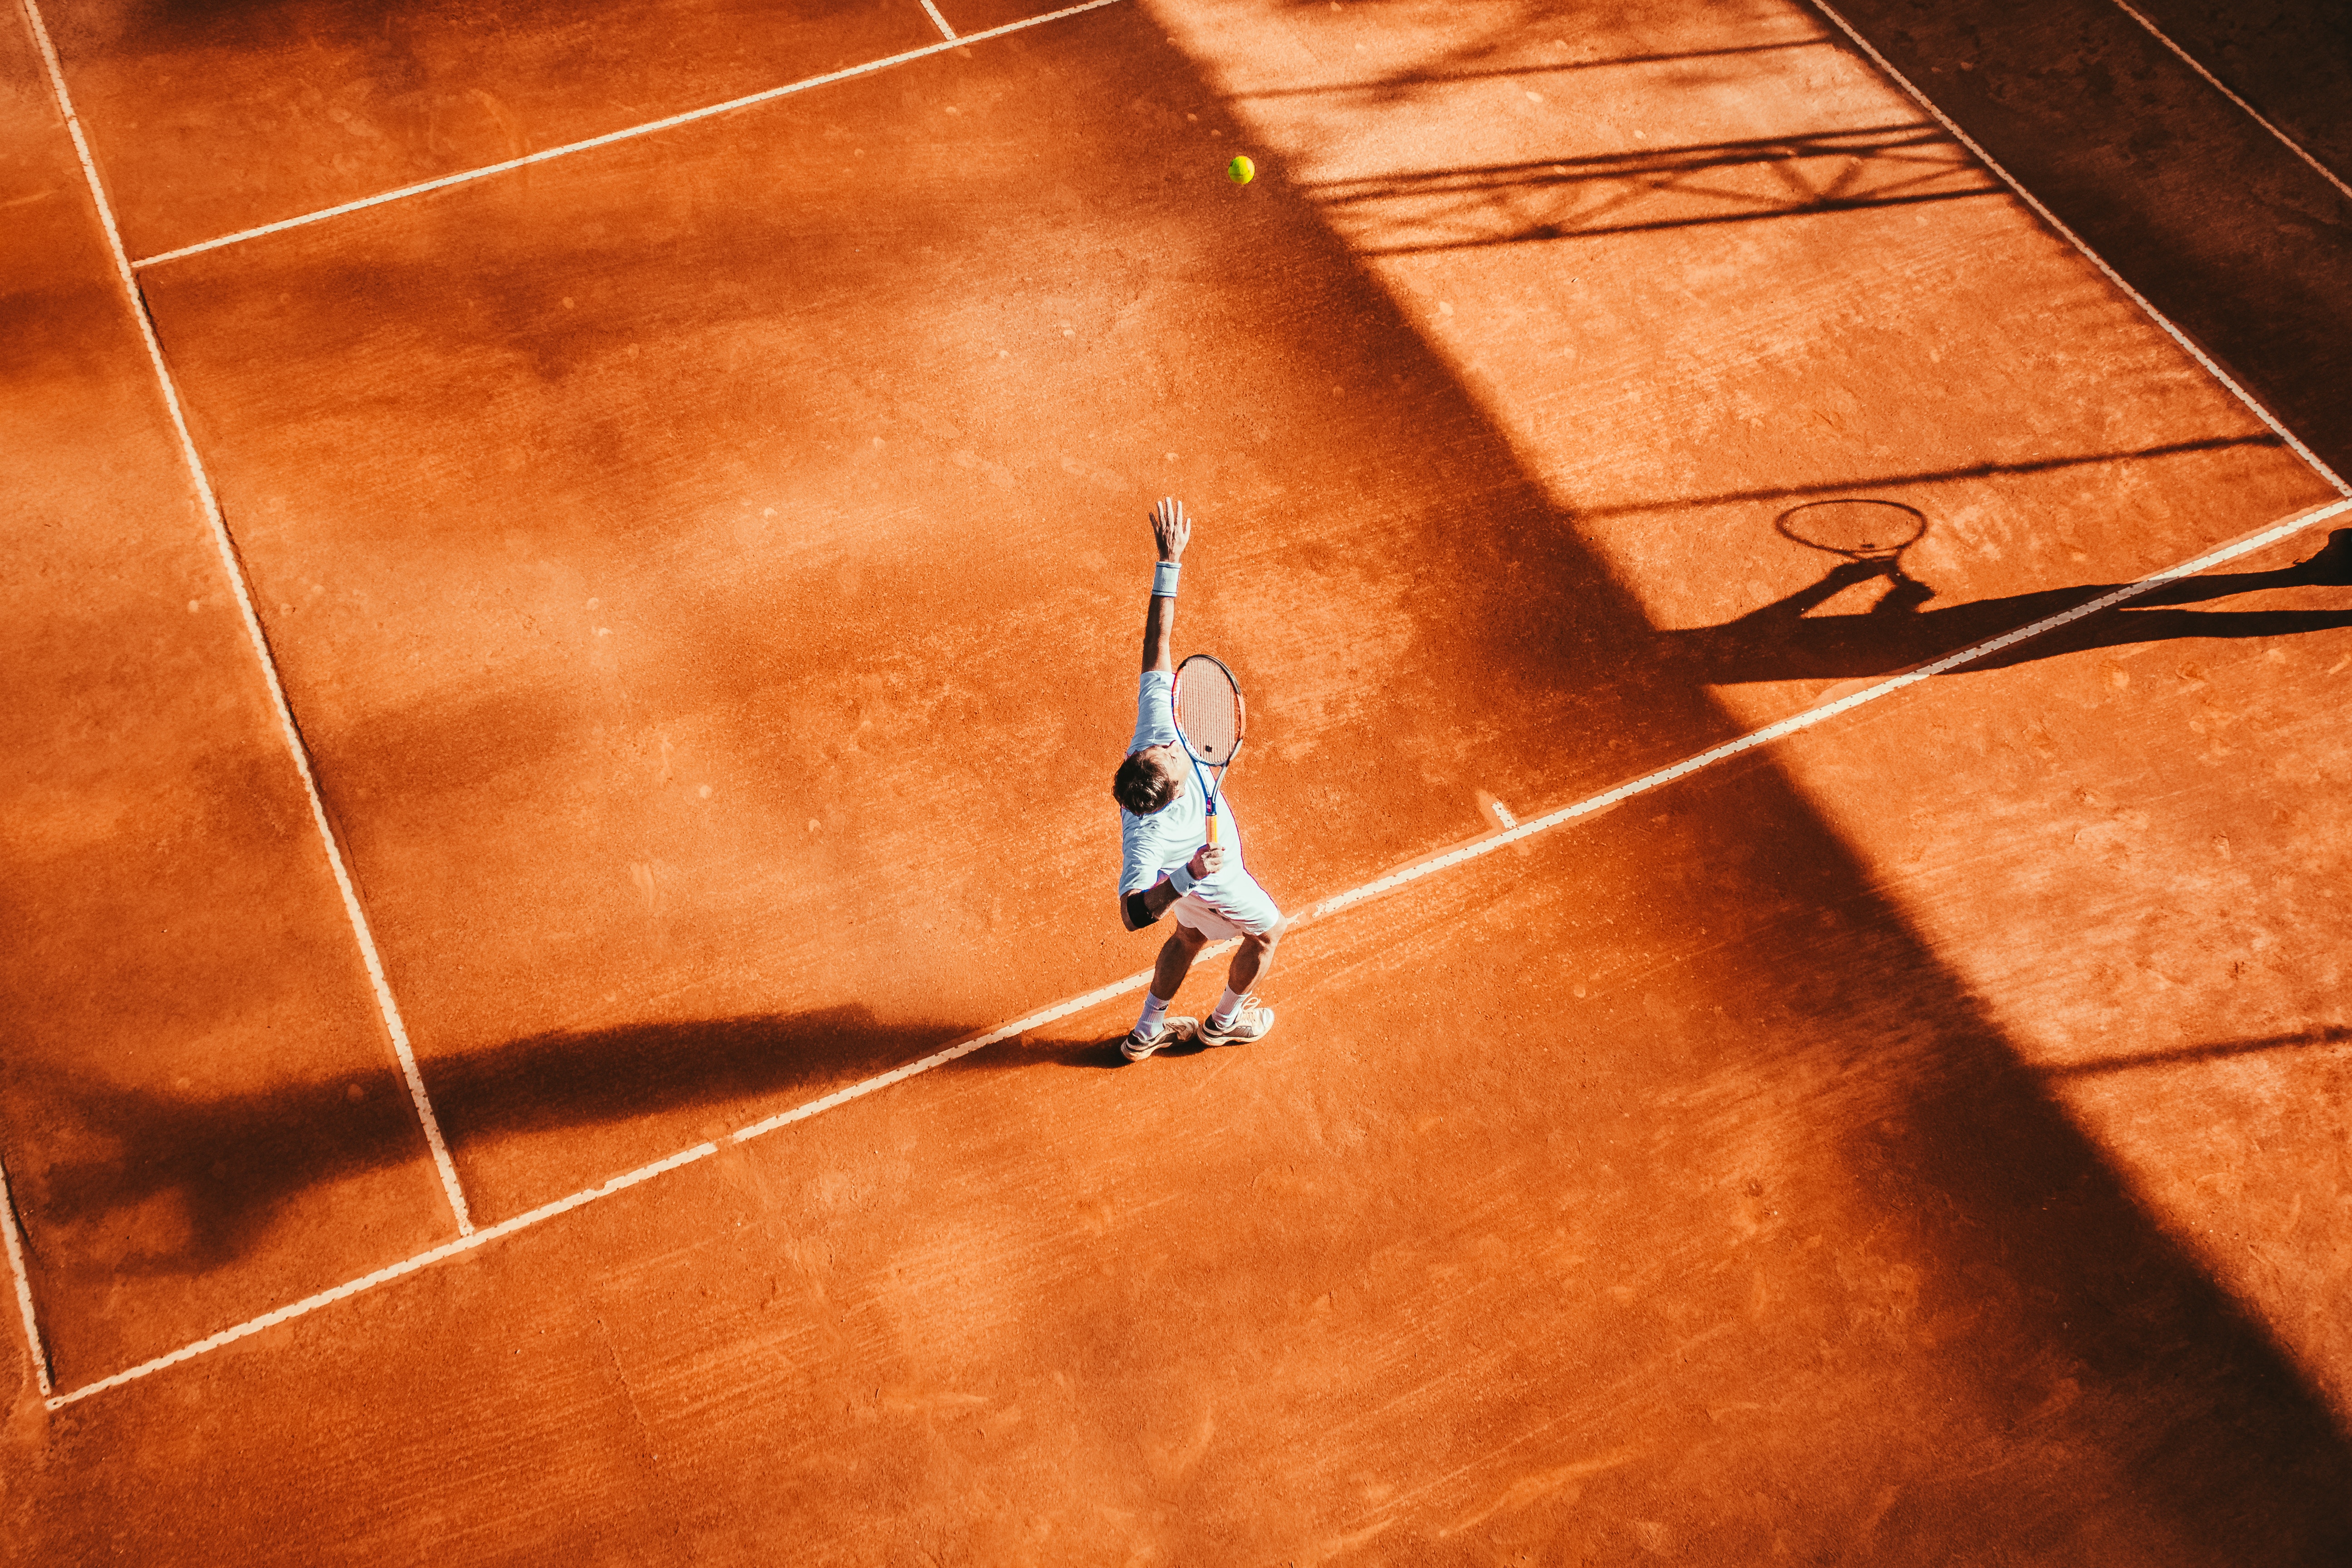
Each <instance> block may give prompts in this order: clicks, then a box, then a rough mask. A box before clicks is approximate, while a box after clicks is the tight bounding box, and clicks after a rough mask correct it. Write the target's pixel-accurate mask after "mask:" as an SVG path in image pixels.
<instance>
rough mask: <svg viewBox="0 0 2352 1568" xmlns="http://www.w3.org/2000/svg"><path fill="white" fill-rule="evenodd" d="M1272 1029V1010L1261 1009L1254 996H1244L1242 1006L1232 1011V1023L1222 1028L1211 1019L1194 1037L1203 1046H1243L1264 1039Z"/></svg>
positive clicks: (1267, 1008) (1269, 1008)
mask: <svg viewBox="0 0 2352 1568" xmlns="http://www.w3.org/2000/svg"><path fill="white" fill-rule="evenodd" d="M1273 1027H1274V1009H1273V1008H1271V1007H1261V1006H1259V1005H1257V998H1256V997H1255V996H1244V997H1243V998H1242V1005H1240V1006H1238V1007H1236V1008H1234V1021H1233V1022H1232V1023H1230V1024H1227V1025H1226V1026H1223V1028H1219V1027H1218V1026H1217V1023H1216V1020H1215V1019H1213V1018H1212V1019H1210V1020H1208V1021H1206V1022H1205V1023H1203V1024H1202V1026H1201V1027H1200V1032H1199V1034H1198V1036H1197V1038H1198V1039H1199V1040H1200V1042H1201V1043H1202V1045H1204V1046H1245V1045H1247V1044H1249V1043H1250V1042H1251V1041H1252V1040H1262V1039H1264V1038H1265V1037H1266V1034H1267V1032H1268V1031H1269V1030H1271V1029H1272V1028H1273Z"/></svg>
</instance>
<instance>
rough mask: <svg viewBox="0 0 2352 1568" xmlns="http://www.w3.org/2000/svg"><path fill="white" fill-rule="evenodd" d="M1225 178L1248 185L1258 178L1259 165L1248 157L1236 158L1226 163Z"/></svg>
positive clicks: (1238, 183)
mask: <svg viewBox="0 0 2352 1568" xmlns="http://www.w3.org/2000/svg"><path fill="white" fill-rule="evenodd" d="M1225 178H1227V179H1228V180H1231V181H1232V182H1233V183H1234V184H1237V185H1246V184H1249V183H1250V182H1251V181H1252V180H1254V179H1255V178H1257V165H1256V164H1255V163H1251V162H1250V161H1249V159H1248V158H1246V157H1240V158H1235V159H1234V161H1233V162H1232V163H1228V164H1226V165H1225Z"/></svg>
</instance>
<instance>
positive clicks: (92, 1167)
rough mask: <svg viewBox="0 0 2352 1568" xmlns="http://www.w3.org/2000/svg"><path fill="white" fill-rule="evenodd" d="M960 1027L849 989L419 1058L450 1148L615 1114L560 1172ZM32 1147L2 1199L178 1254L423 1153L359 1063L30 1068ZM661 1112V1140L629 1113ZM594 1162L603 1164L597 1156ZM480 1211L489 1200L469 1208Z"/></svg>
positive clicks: (416, 1131) (43, 1216)
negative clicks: (773, 1005) (707, 1015)
mask: <svg viewBox="0 0 2352 1568" xmlns="http://www.w3.org/2000/svg"><path fill="white" fill-rule="evenodd" d="M971 1032H972V1031H971V1030H970V1029H968V1028H964V1027H961V1026H956V1025H952V1024H922V1023H914V1024H884V1023H881V1022H879V1021H877V1019H876V1018H875V1017H874V1016H873V1015H872V1014H871V1013H869V1012H868V1011H866V1009H865V1008H863V1007H834V1008H827V1009H824V1010H822V1011H815V1012H806V1013H797V1014H778V1015H772V1016H740V1017H730V1018H718V1019H708V1020H695V1021H683V1020H681V1021H676V1022H658V1023H643V1024H627V1025H622V1026H616V1027H613V1028H606V1029H586V1030H559V1031H554V1032H551V1033H548V1034H543V1035H537V1036H533V1037H529V1038H526V1039H520V1040H516V1041H513V1042H511V1043H509V1044H507V1045H503V1046H499V1047H494V1048H491V1049H488V1050H483V1051H477V1052H473V1053H469V1054H467V1055H465V1056H462V1057H456V1058H445V1059H442V1060H439V1061H434V1062H429V1063H427V1064H426V1066H425V1079H426V1083H427V1088H428V1089H429V1091H430V1093H431V1096H432V1099H433V1104H434V1108H435V1110H436V1113H437V1115H438V1117H439V1120H440V1123H441V1128H442V1131H443V1133H444V1134H445V1136H446V1139H447V1141H448V1142H449V1145H450V1147H451V1149H452V1151H453V1152H455V1154H456V1156H457V1160H458V1163H459V1164H460V1166H461V1167H463V1166H464V1165H465V1164H466V1163H467V1161H468V1158H469V1156H470V1155H472V1154H475V1153H478V1152H481V1151H483V1150H485V1149H488V1148H491V1147H494V1146H496V1145H497V1144H499V1143H500V1142H504V1141H508V1140H513V1139H520V1138H529V1139H532V1140H534V1141H535V1142H537V1143H538V1144H540V1145H541V1149H542V1151H554V1153H553V1156H552V1157H553V1158H554V1159H555V1160H556V1161H557V1163H562V1147H561V1145H560V1144H558V1143H557V1142H556V1141H557V1140H561V1139H564V1138H567V1137H568V1138H571V1139H573V1140H575V1141H581V1140H582V1135H583V1133H586V1132H589V1131H591V1130H593V1129H597V1128H601V1127H613V1128H616V1129H625V1136H624V1137H623V1138H622V1139H621V1140H620V1141H619V1142H615V1143H614V1144H613V1145H611V1147H613V1148H614V1149H616V1150H626V1151H629V1152H625V1153H620V1154H617V1155H615V1156H614V1157H610V1158H607V1159H606V1160H605V1162H604V1164H598V1163H596V1162H597V1161H598V1159H599V1157H600V1154H601V1152H602V1150H603V1147H604V1146H603V1145H601V1144H600V1143H598V1142H595V1141H593V1140H588V1141H583V1148H582V1150H581V1153H580V1157H579V1160H578V1161H576V1162H574V1163H576V1164H578V1166H579V1168H577V1169H576V1170H575V1169H567V1170H566V1171H565V1175H566V1177H567V1179H568V1181H569V1184H568V1185H564V1186H562V1187H561V1188H559V1189H558V1190H551V1191H548V1192H546V1193H545V1194H541V1199H540V1201H544V1200H545V1199H551V1198H555V1197H559V1196H562V1194H563V1192H565V1191H572V1190H577V1188H578V1187H579V1186H582V1185H588V1184H594V1183H595V1182H598V1181H601V1180H604V1179H607V1178H609V1177H611V1176H613V1175H615V1174H618V1173H620V1172H621V1171H622V1170H625V1169H627V1168H629V1166H630V1165H632V1164H634V1163H636V1162H637V1161H639V1160H643V1159H648V1158H657V1157H659V1156H660V1155H663V1154H667V1153H669V1152H673V1148H674V1147H684V1146H686V1145H688V1144H690V1143H692V1142H696V1141H697V1140H698V1138H700V1137H701V1136H703V1135H704V1133H703V1132H702V1131H700V1129H701V1128H702V1127H703V1126H704V1125H705V1124H706V1123H708V1122H709V1121H719V1122H722V1123H723V1124H724V1125H725V1126H726V1127H728V1128H729V1129H730V1130H731V1129H732V1128H734V1127H737V1126H740V1125H744V1124H747V1123H749V1122H751V1121H756V1120H758V1119H759V1118H761V1117H762V1116H767V1115H772V1114H773V1113H774V1112H776V1111H778V1110H787V1109H789V1108H791V1107H792V1106H793V1105H795V1104H799V1103H803V1102H804V1101H805V1100H810V1099H814V1098H816V1097H818V1096H821V1095H823V1094H825V1093H828V1092H830V1091H831V1090H833V1089H837V1088H841V1087H843V1086H845V1085H846V1084H851V1083H856V1082H857V1081H859V1080H861V1079H867V1078H871V1077H873V1076H875V1075H877V1074H878V1073H882V1072H887V1071H888V1070H890V1069H891V1068H896V1067H898V1066H901V1065H903V1064H905V1063H906V1062H908V1061H912V1060H915V1059H918V1058H921V1057H922V1056H924V1055H925V1054H926V1053H928V1052H930V1051H934V1050H937V1049H938V1048H939V1047H940V1046H941V1045H943V1044H945V1043H946V1042H948V1041H950V1040H952V1039H954V1038H956V1037H958V1036H960V1035H965V1034H970V1033H971ZM42 1098H43V1100H45V1101H46V1102H47V1103H46V1104H44V1105H43V1106H42V1107H41V1110H42V1120H43V1121H44V1123H45V1124H46V1125H47V1126H50V1127H52V1128H55V1129H57V1130H58V1136H57V1137H56V1138H53V1139H51V1140H48V1141H47V1147H48V1148H52V1149H58V1150H62V1151H71V1152H68V1153H65V1154H63V1155H62V1157H60V1158H57V1159H54V1160H52V1161H51V1162H50V1163H47V1164H46V1165H41V1164H37V1163H31V1162H26V1163H22V1164H16V1165H12V1166H11V1167H10V1171H9V1174H10V1176H11V1178H12V1179H13V1180H14V1181H15V1182H16V1186H17V1189H18V1190H17V1200H18V1202H19V1203H21V1204H23V1205H25V1206H26V1208H27V1210H29V1211H30V1212H31V1214H32V1215H36V1216H37V1218H38V1220H39V1222H40V1224H41V1226H42V1227H43V1228H44V1230H51V1231H53V1232H54V1231H62V1232H63V1233H65V1234H66V1235H68V1236H75V1235H79V1236H83V1237H89V1238H92V1239H93V1240H94V1239H96V1238H98V1237H101V1236H103V1237H106V1238H107V1239H106V1241H105V1243H104V1248H105V1251H106V1253H107V1254H108V1255H109V1256H110V1257H111V1258H114V1259H115V1261H114V1262H113V1264H112V1268H114V1269H115V1270H116V1271H119V1272H123V1273H134V1274H196V1273H202V1272H204V1271H205V1270H208V1269H212V1268H219V1267H220V1266H222V1265H224V1264H226V1263H228V1262H231V1261H233V1260H234V1259H235V1258H237V1257H239V1256H240V1255H242V1254H244V1253H246V1252H247V1251H248V1250H250V1249H251V1248H252V1247H254V1245H255V1244H256V1243H257V1241H258V1240H259V1239H260V1238H261V1237H263V1235H264V1234H265V1233H267V1232H268V1230H269V1229H270V1228H271V1227H272V1226H275V1225H276V1224H277V1223H278V1221H279V1219H280V1218H281V1217H282V1216H283V1215H284V1212H285V1210H286V1207H287V1205H289V1202H291V1201H292V1200H294V1199H295V1198H297V1197H299V1196H300V1195H301V1194H304V1193H306V1192H308V1191H310V1190H311V1189H313V1188H316V1187H320V1186H322V1185H326V1184H331V1183H334V1182H337V1181H341V1180H344V1179H347V1178H350V1177H353V1176H358V1175H361V1174H363V1173H366V1172H368V1171H371V1170H374V1169H380V1168H383V1167H386V1166H391V1165H396V1164H403V1163H412V1162H420V1161H423V1160H425V1159H426V1158H427V1154H426V1149H425V1138H424V1134H423V1131H422V1130H421V1126H420V1123H419V1121H418V1120H417V1116H416V1111H415V1107H414V1105H413V1104H412V1102H411V1100H410V1098H409V1092H408V1087H407V1084H406V1083H405V1081H404V1079H403V1078H402V1076H401V1074H400V1072H399V1070H398V1069H397V1068H396V1067H394V1065H393V1064H392V1063H390V1062H389V1061H387V1062H386V1063H385V1065H384V1066H383V1068H379V1069H374V1070H372V1071H369V1072H365V1073H360V1074H346V1075H342V1076H339V1077H336V1078H334V1079H316V1080H311V1081H307V1082H300V1083H294V1084H288V1085H282V1086H278V1087H276V1088H272V1089H267V1090H263V1091H257V1092H255V1093H250V1094H229V1095H219V1096H215V1095H206V1094H203V1093H200V1092H194V1091H188V1092H176V1093H171V1092H166V1093H159V1092H154V1091H152V1090H145V1089H126V1088H122V1087H120V1086H117V1085H111V1084H104V1083H99V1082H95V1081H90V1080H87V1079H85V1080H78V1081H67V1082H63V1083H52V1084H50V1085H49V1086H48V1087H47V1090H46V1092H45V1093H44V1094H43V1096H42ZM664 1120H668V1121H673V1122H675V1123H677V1131H676V1132H674V1133H673V1134H672V1135H671V1137H670V1138H669V1139H668V1140H667V1141H665V1140H664V1139H662V1138H660V1137H659V1136H653V1137H651V1138H650V1139H649V1138H648V1135H647V1128H648V1127H649V1126H658V1125H659V1124H660V1123H661V1121H664ZM607 1167H609V1168H607ZM478 1217H481V1218H496V1217H500V1216H499V1215H484V1216H478Z"/></svg>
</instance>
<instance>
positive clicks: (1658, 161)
mask: <svg viewBox="0 0 2352 1568" xmlns="http://www.w3.org/2000/svg"><path fill="white" fill-rule="evenodd" d="M1912 147H1935V148H1937V149H1946V150H1948V151H1949V153H1950V154H1951V167H1952V168H1953V169H1954V170H1956V171H1959V170H1966V171H1969V172H1970V173H1976V172H1979V171H1977V170H1976V167H1975V165H1974V164H1973V163H1970V162H1969V159H1968V158H1967V156H1966V154H1965V153H1963V151H1962V149H1961V148H1960V147H1959V145H1958V143H1956V142H1953V141H1952V139H1951V138H1950V137H1949V136H1948V135H1946V134H1945V133H1944V132H1943V131H1942V130H1941V129H1940V128H1938V127H1937V126H1933V125H1920V124H1917V123H1915V122H1913V121H1900V122H1897V123H1894V124H1888V125H1867V126H1859V127H1856V128H1854V129H1853V130H1849V131H1818V132H1804V133H1802V134H1801V135H1796V136H1751V137H1746V138H1742V139H1740V140H1738V141H1733V142H1686V143H1685V144H1683V145H1680V146H1675V147H1657V148H1643V149H1641V150H1640V151H1637V152H1632V153H1586V154H1584V155H1583V156H1581V157H1574V158H1532V159H1528V160H1527V161H1525V162H1522V163H1480V164H1476V165H1474V166H1472V167H1469V168H1464V169H1423V170H1418V171H1412V172H1408V173H1404V174H1370V175H1361V176H1358V177H1355V178H1351V179H1339V180H1302V181H1299V182H1297V186H1296V188H1297V189H1298V190H1301V191H1304V192H1306V193H1307V195H1308V196H1309V197H1310V198H1313V199H1314V200H1316V201H1317V202H1318V203H1319V204H1320V205H1324V206H1326V207H1329V206H1335V205H1344V204H1345V203H1346V202H1349V201H1369V200H1379V199H1381V198H1382V197H1384V196H1393V195H1407V194H1417V193H1418V192H1421V191H1424V190H1436V191H1440V192H1443V191H1447V190H1455V189H1466V190H1478V189H1485V188H1486V187H1487V186H1489V185H1501V184H1510V185H1522V184H1527V185H1533V184H1575V183H1580V181H1581V180H1585V179H1593V178H1606V177H1612V176H1614V177H1629V176H1632V175H1634V174H1664V173H1674V172H1679V171H1684V170H1692V169H1711V168H1723V167H1737V166H1743V165H1747V164H1751V163H1789V162H1791V161H1794V160H1799V159H1804V158H1832V157H1852V158H1863V157H1871V156H1885V155H1886V154H1890V153H1897V152H1900V151H1902V150H1904V149H1906V148H1912ZM1586 171H1590V173H1589V174H1588V173H1585V172H1586ZM1547 176H1549V177H1547ZM1447 182H1454V184H1448V183H1447ZM1352 186H1361V187H1365V188H1364V189H1363V190H1362V191H1360V192H1357V193H1351V194H1349V195H1345V196H1339V197H1334V196H1331V195H1328V193H1330V192H1335V191H1338V192H1347V191H1349V187H1352Z"/></svg>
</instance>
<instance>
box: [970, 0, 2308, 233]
mask: <svg viewBox="0 0 2352 1568" xmlns="http://www.w3.org/2000/svg"><path fill="white" fill-rule="evenodd" d="M924 3H925V4H927V5H928V4H929V0H924ZM2116 9H2117V10H2119V11H2121V12H2122V13H2123V14H2124V15H2125V16H2129V17H2130V18H2131V19H2132V20H2133V21H2135V22H2137V23H2138V24H2139V25H2140V26H2143V27H2146V28H2147V31H2148V36H2149V37H2152V38H2154V39H2155V40H2156V41H2157V42H2158V43H2159V44H2162V45H2163V46H2164V47H2166V48H2168V49H2170V50H2171V51H2172V52H2173V53H2174V54H2176V55H2179V57H2180V61H2181V63H2182V64H2183V65H2185V66H2187V67H2188V68H2189V69H2190V70H2193V71H2195V72H2196V73H2197V74H2198V75H2199V76H2201V77H2203V78H2204V79H2206V80H2207V81H2208V82H2210V84H2212V87H2213V90H2215V91H2216V92H2218V93H2220V94H2221V96H2222V97H2224V98H2226V99H2228V100H2230V101H2231V103H2234V104H2236V105H2237V106H2238V107H2239V108H2240V109H2242V110H2245V111H2246V114H2247V117H2248V118H2249V119H2251V120H2252V121H2253V122H2254V123H2255V124H2257V125H2259V126H2261V127H2262V128H2263V130H2265V131H2267V132H2270V133H2271V134H2272V135H2273V136H2275V137H2277V138H2278V142H2279V145H2280V146H2282V147H2284V148H2285V149H2286V150H2287V151H2288V152H2290V153H2294V155H2295V156H2296V157H2298V158H2300V159H2302V160H2303V161H2304V162H2305V163H2308V164H2310V165H2311V166H2312V167H2313V168H2314V169H2315V170H2317V171H2318V173H2319V177H2320V178H2321V179H2323V180H2326V182H2327V183H2328V184H2331V185H2334V186H2335V187H2336V189H2337V190H2339V191H2341V192H2343V193H2344V195H2345V196H2346V197H2347V198H2352V185H2347V184H2345V183H2344V182H2343V180H2341V179H2340V178H2338V177H2337V175H2336V171H2335V170H2333V169H2331V168H2329V167H2328V166H2327V165H2326V164H2325V163H2321V162H2320V161H2319V160H2318V159H2316V158H2315V157H2313V156H2312V155H2311V154H2310V153H2306V152H2305V151H2304V149H2303V144H2302V143H2301V142H2297V141H2295V139H2294V137H2292V136H2289V135H2288V134H2287V133H2286V132H2284V131H2282V130H2280V129H2279V128H2278V127H2277V126H2275V125H2273V124H2272V123H2271V122H2270V121H2268V120H2265V119H2264V118H2263V111H2262V110H2259V109H2256V108H2255V107H2254V106H2253V105H2252V104H2251V103H2248V102H2247V101H2246V100H2244V99H2242V98H2240V97H2239V96H2238V95H2237V94H2236V93H2234V92H2231V90H2230V88H2229V84H2228V83H2226V82H2224V81H2223V80H2222V79H2221V78H2220V77H2217V76H2215V75H2214V74H2213V73H2212V72H2211V71H2209V70H2207V69H2206V68H2204V67H2203V66H2201V65H2199V64H2198V63H2197V57H2196V56H2194V55H2192V54H2190V53H2189V51H2188V50H2187V49H2184V48H2182V47H2180V46H2179V44H2176V43H2174V42H2173V41H2172V40H2171V39H2170V38H2168V37H2165V35H2164V30H2163V29H2162V28H2161V27H2158V26H2157V25H2156V24H2155V23H2154V22H2151V21H2149V20H2148V19H2147V17H2146V16H2141V15H2140V14H2139V13H2138V12H2137V11H2136V10H2134V9H2133V8H2132V7H2131V6H2130V5H2126V4H2125V0H2116Z"/></svg>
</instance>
